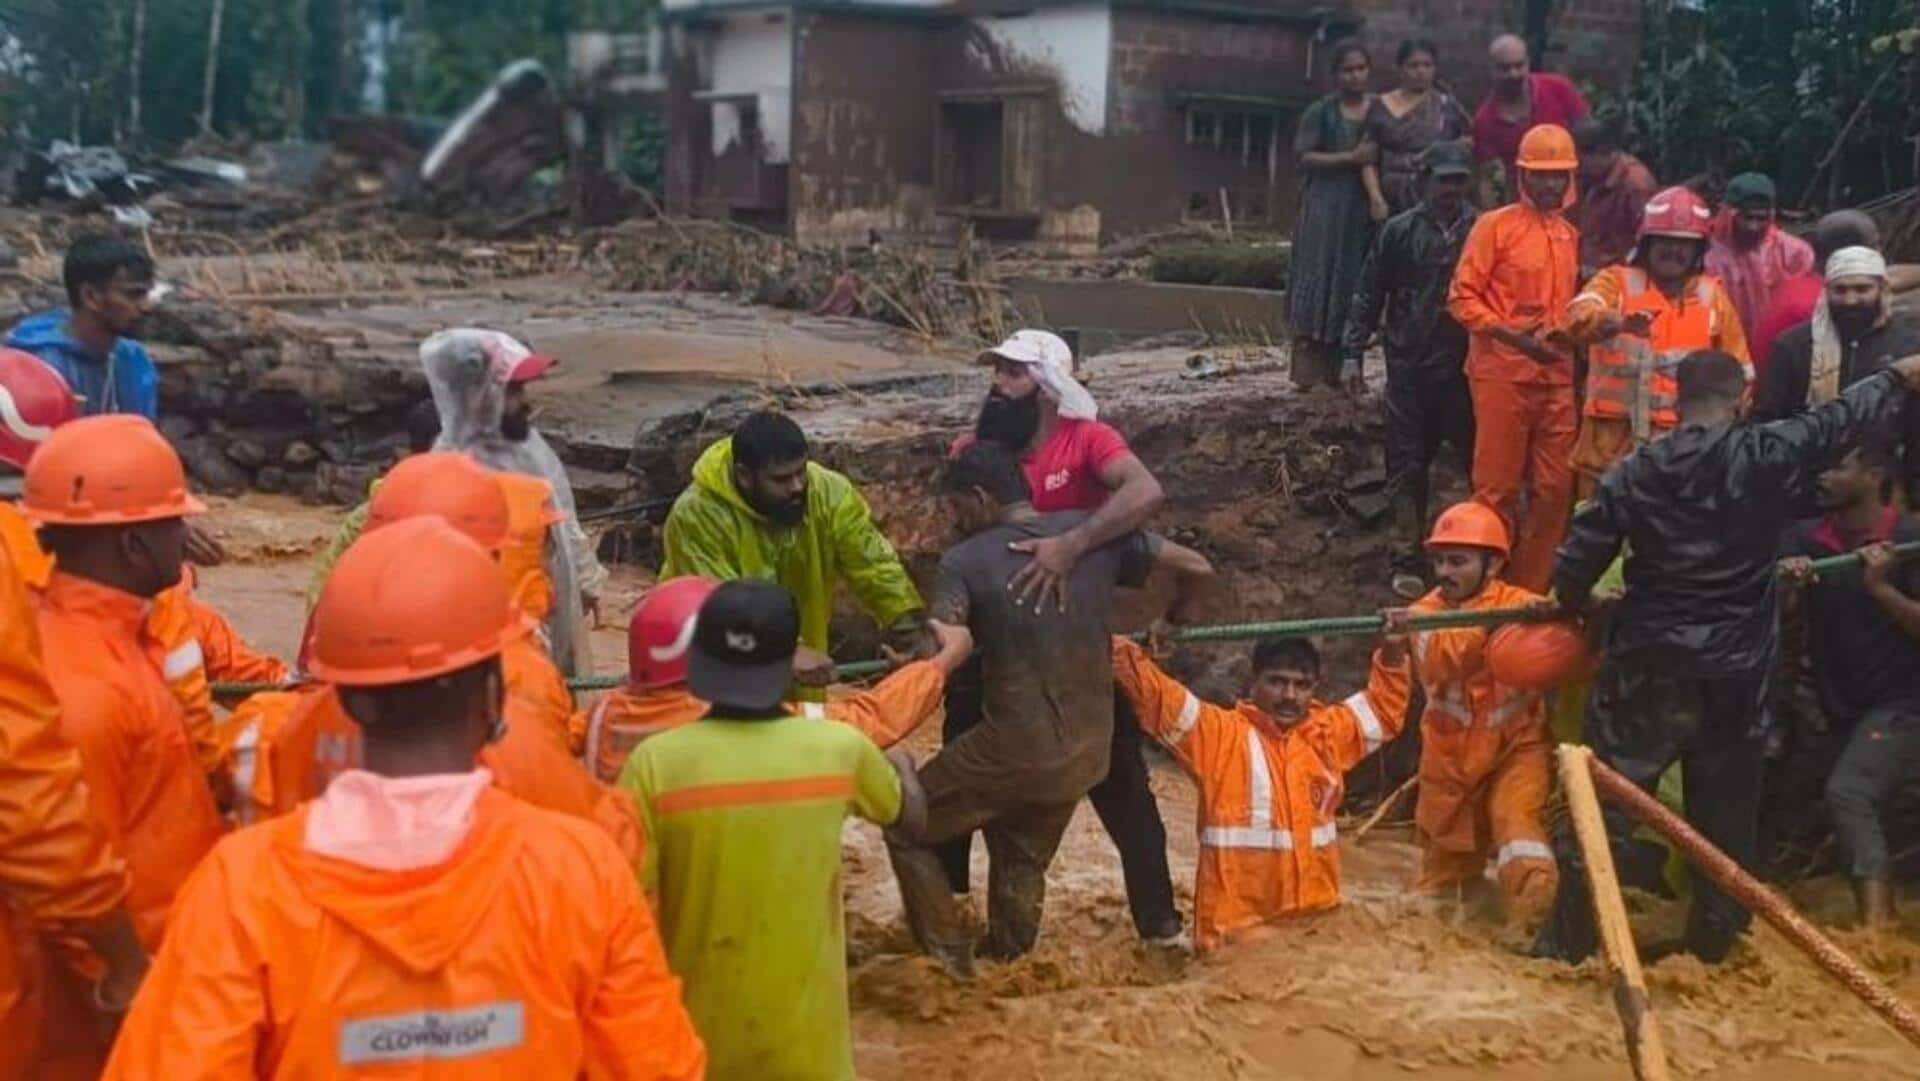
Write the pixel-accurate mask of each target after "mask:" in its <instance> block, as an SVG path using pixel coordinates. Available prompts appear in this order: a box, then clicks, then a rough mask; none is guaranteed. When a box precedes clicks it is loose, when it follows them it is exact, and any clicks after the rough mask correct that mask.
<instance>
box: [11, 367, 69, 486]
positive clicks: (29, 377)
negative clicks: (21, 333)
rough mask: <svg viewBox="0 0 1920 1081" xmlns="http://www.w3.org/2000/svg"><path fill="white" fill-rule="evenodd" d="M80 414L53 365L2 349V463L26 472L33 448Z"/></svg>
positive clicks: (64, 380)
mask: <svg viewBox="0 0 1920 1081" xmlns="http://www.w3.org/2000/svg"><path fill="white" fill-rule="evenodd" d="M79 415H80V400H79V399H78V398H75V397H74V396H73V388H71V387H69V386H67V380H66V377H64V376H62V375H61V374H60V373H59V371H58V370H56V369H55V368H54V367H53V365H51V364H48V363H47V362H46V361H44V360H41V359H40V358H39V357H36V356H34V355H33V354H32V353H28V352H25V351H23V350H20V349H0V462H5V463H7V464H8V465H10V466H12V467H14V468H15V469H25V468H26V467H27V459H29V458H32V457H33V451H34V448H35V447H38V446H39V445H40V444H42V443H44V442H46V441H47V437H48V436H50V435H52V434H53V430H54V429H55V428H58V427H60V426H61V425H62V424H65V423H66V422H68V421H70V420H72V419H73V418H75V417H77V416H79Z"/></svg>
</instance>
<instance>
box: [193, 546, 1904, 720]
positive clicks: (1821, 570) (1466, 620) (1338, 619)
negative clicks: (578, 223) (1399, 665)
mask: <svg viewBox="0 0 1920 1081" xmlns="http://www.w3.org/2000/svg"><path fill="white" fill-rule="evenodd" d="M1893 551H1894V555H1895V556H1896V557H1898V558H1902V559H1908V558H1912V557H1914V556H1920V541H1908V542H1906V543H1904V544H1896V545H1894V546H1893ZM1859 568H1860V555H1859V553H1858V552H1846V553H1842V554H1841V555H1837V556H1828V557H1826V558H1825V559H1816V560H1814V561H1813V572H1814V575H1815V576H1816V577H1828V576H1838V575H1842V574H1845V573H1848V572H1852V571H1857V570H1858V569H1859ZM1552 618H1553V613H1552V612H1551V611H1541V610H1539V609H1536V608H1482V609H1478V610H1476V611H1465V612H1416V613H1414V614H1413V615H1411V616H1409V617H1408V619H1407V624H1408V626H1409V627H1410V628H1411V629H1413V630H1416V631H1432V630H1446V629H1451V628H1457V627H1493V626H1498V625H1500V624H1503V623H1527V622H1539V621H1541V620H1547V619H1552ZM1385 626H1386V621H1385V620H1384V619H1382V618H1381V617H1380V616H1379V615H1378V614H1375V615H1370V616H1326V617H1321V618H1316V619H1282V620H1272V621H1265V622H1258V623H1218V624H1214V625H1211V626H1199V627H1182V628H1180V629H1179V630H1177V631H1175V632H1174V633H1173V634H1172V635H1171V637H1172V639H1173V640H1174V641H1176V642H1247V641H1253V640H1256V639H1262V638H1343V637H1367V636H1370V635H1376V634H1379V633H1380V632H1381V630H1382V629H1384V628H1385ZM1135 637H1136V638H1138V637H1142V636H1140V635H1135ZM890 667H892V666H891V665H889V664H888V663H887V662H886V661H850V662H848V663H846V664H842V665H838V666H836V667H835V668H834V670H833V674H834V678H836V679H866V678H868V677H871V676H877V675H880V674H881V673H883V672H885V671H887V669H888V668H890ZM625 683H626V677H624V676H580V677H576V678H574V679H570V680H568V681H567V689H568V690H570V691H605V690H611V689H613V688H615V687H619V686H622V685H624V684H625ZM286 689H287V688H286V686H284V685H282V684H278V683H216V684H214V685H213V693H214V695H215V697H218V698H240V697H244V696H246V695H249V694H258V693H260V692H262V691H278V690H286Z"/></svg>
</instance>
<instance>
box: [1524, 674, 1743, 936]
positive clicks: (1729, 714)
mask: <svg viewBox="0 0 1920 1081" xmlns="http://www.w3.org/2000/svg"><path fill="white" fill-rule="evenodd" d="M1768 676H1769V673H1768V671H1765V670H1763V671H1761V672H1753V673H1739V674H1735V675H1730V676H1722V677H1714V678H1702V677H1697V676H1686V675H1677V674H1673V673H1671V672H1667V671H1663V670H1662V668H1661V666H1660V665H1658V664H1655V663H1648V662H1641V663H1634V662H1631V661H1629V662H1626V663H1621V662H1616V661H1613V660H1608V661H1607V662H1606V663H1605V664H1604V665H1602V667H1601V669H1600V672H1599V674H1598V675H1597V676H1596V677H1595V678H1594V681H1593V693H1592V696H1591V697H1590V698H1589V699H1588V705H1587V743H1588V746H1589V747H1591V748H1592V750H1593V755H1594V757H1595V758H1597V759H1598V760H1600V761H1601V762H1604V763H1606V764H1607V765H1609V766H1612V767H1613V768H1614V769H1615V770H1616V771H1618V772H1619V773H1621V774H1622V775H1624V776H1625V777H1626V778H1627V779H1628V780H1630V781H1632V782H1633V783H1634V784H1636V785H1639V786H1640V787H1641V788H1642V789H1643V790H1645V791H1646V792H1647V793H1648V794H1649V795H1651V794H1653V793H1654V791H1655V789H1656V788H1657V787H1658V785H1659V783H1660V775H1661V774H1662V773H1665V772H1666V771H1667V768H1668V767H1669V766H1671V765H1673V763H1675V762H1679V763H1681V772H1682V776H1683V779H1684V782H1685V790H1684V795H1685V801H1686V809H1687V821H1688V822H1689V823H1690V824H1692V826H1693V828H1695V829H1697V830H1699V831H1700V832H1701V833H1702V834H1703V835H1705V837H1706V839H1707V840H1708V841H1710V842H1712V843H1713V845H1714V846H1715V847H1717V848H1719V849H1720V850H1721V851H1722V852H1725V853H1726V854H1727V855H1728V856H1731V857H1732V858H1733V859H1734V860H1736V861H1737V862H1738V863H1739V864H1740V865H1741V866H1742V867H1744V868H1748V869H1752V867H1753V861H1754V854H1755V851H1754V850H1755V846H1756V844H1757V842H1758V839H1759V832H1760V777H1761V774H1762V772H1763V763H1762V761H1761V744H1762V738H1761V730H1762V726H1763V720H1764V708H1765V703H1766V701H1767V690H1768V683H1769V679H1768ZM1602 807H1603V812H1604V815H1605V818H1606V824H1607V841H1608V844H1609V846H1610V847H1611V848H1612V849H1613V859H1614V862H1615V864H1616V865H1621V864H1625V863H1627V862H1628V861H1629V860H1630V859H1631V858H1632V856H1631V853H1630V850H1631V849H1632V847H1633V828H1634V823H1633V819H1632V818H1631V817H1630V816H1628V815H1627V814H1626V812H1624V811H1621V810H1619V809H1618V808H1616V807H1615V806H1613V805H1612V804H1610V803H1603V805H1602ZM1554 849H1555V852H1556V854H1557V855H1558V856H1559V858H1560V890H1559V893H1558V894H1557V895H1556V896H1555V897H1554V902H1553V913H1552V915H1551V916H1550V917H1549V918H1548V921H1547V924H1546V926H1544V927H1542V928H1541V930H1540V937H1539V939H1538V941H1537V942H1536V943H1535V952H1536V953H1537V954H1541V955H1544V956H1552V957H1559V958H1561V959H1563V960H1567V961H1576V962H1577V961H1581V960H1585V959H1586V958H1588V957H1591V956H1592V955H1593V951H1594V948H1595V945H1596V943H1595V930H1594V924H1593V897H1592V891H1591V890H1590V889H1589V888H1588V886H1587V872H1586V861H1585V859H1583V858H1582V857H1581V854H1580V847H1579V845H1578V844H1576V843H1575V841H1574V839H1573V829H1572V825H1571V823H1568V822H1561V823H1560V824H1559V826H1558V828H1557V829H1556V830H1555V833H1554ZM1688 870H1689V872H1690V873H1691V875H1692V881H1693V908H1692V910H1691V911H1690V912H1688V914H1687V929H1686V937H1685V939H1684V942H1683V945H1684V946H1685V947H1686V948H1687V949H1688V950H1689V951H1690V952H1692V953H1693V954H1695V955H1696V956H1698V957H1699V958H1700V959H1701V960H1703V961H1707V962H1708V963H1714V962H1718V961H1721V960H1723V959H1725V958H1726V956H1727V954H1728V953H1729V952H1731V951H1732V949H1733V945H1734V943H1735V942H1736V941H1738V940H1739V937H1740V933H1741V932H1742V931H1744V930H1746V927H1747V924H1748V923H1749V922H1751V920H1752V918H1753V917H1752V915H1751V914H1750V913H1748V912H1747V910H1746V909H1744V908H1742V907H1741V906H1740V904H1739V903H1738V902H1736V901H1735V900H1734V899H1733V898H1732V897H1729V896H1728V895H1727V894H1726V893H1725V892H1723V891H1722V890H1721V889H1720V887H1718V886H1716V885H1714V884H1713V882H1712V880H1710V879H1708V878H1707V877H1706V876H1705V875H1702V874H1701V873H1700V872H1699V870H1698V869H1696V868H1692V867H1689V868H1688Z"/></svg>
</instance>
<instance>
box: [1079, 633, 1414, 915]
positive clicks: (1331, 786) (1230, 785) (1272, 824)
mask: <svg viewBox="0 0 1920 1081" xmlns="http://www.w3.org/2000/svg"><path fill="white" fill-rule="evenodd" d="M1113 674H1114V680H1115V681H1116V682H1117V683H1118V685H1119V686H1120V688H1121V690H1123V691H1125V692H1126V695H1127V697H1128V698H1129V699H1130V700H1131V701H1132V702H1133V707H1134V710H1135V711H1136V712H1137V713H1138V714H1139V716H1140V727H1141V728H1142V729H1143V730H1145V731H1146V732H1148V733H1149V734H1151V735H1152V736H1153V737H1154V738H1155V739H1157V740H1159V741H1160V742H1161V743H1162V744H1164V745H1165V746H1166V747H1167V749H1168V750H1170V751H1172V752H1173V755H1174V757H1175V758H1178V759H1179V760H1180V765H1181V766H1182V767H1183V768H1185V769H1186V771H1187V773H1188V774H1189V775H1190V776H1192V777H1193V779H1194V782H1195V783H1196V784H1197V785H1198V786H1199V788H1200V860H1199V864H1198V866H1197V867H1196V868H1195V871H1194V886H1193V925H1194V926H1193V938H1194V945H1195V946H1196V947H1197V948H1198V949H1200V950H1202V951H1206V950H1213V949H1217V948H1218V947H1220V946H1221V945H1223V944H1225V943H1227V942H1229V941H1231V940H1233V939H1234V938H1236V937H1240V936H1243V935H1245V934H1247V933H1249V932H1251V931H1252V930H1253V929H1254V928H1257V927H1259V926H1260V925H1262V924H1266V923H1270V922H1272V921H1274V920H1277V919H1281V918H1283V917H1286V916H1296V915H1301V914H1304V913H1308V912H1316V911H1319V910H1321V909H1326V908H1332V907H1333V906H1335V905H1337V904H1339V903H1340V848H1339V843H1338V834H1337V831H1336V828H1335V823H1334V813H1335V812H1336V811H1338V810H1339V808H1340V800H1341V798H1342V797H1343V796H1344V795H1345V792H1346V771H1347V770H1349V769H1352V768H1353V767H1354V766H1355V765H1356V764H1358V763H1359V761H1360V760H1361V759H1363V758H1365V757H1366V756H1367V755H1369V754H1372V753H1373V752H1374V751H1376V750H1378V749H1379V748H1380V746H1381V745H1382V744H1383V743H1386V742H1387V741H1388V740H1391V739H1392V738H1393V737H1394V736H1396V735H1398V734H1399V732H1400V728H1401V726H1402V725H1403V724H1404V723H1405V720H1406V712H1407V698H1408V695H1409V693H1410V688H1411V680H1410V678H1409V675H1408V672H1407V666H1406V665H1405V663H1402V664H1399V665H1390V664H1388V663H1386V661H1385V660H1383V659H1382V657H1381V655H1380V654H1379V653H1378V652H1376V653H1375V654H1374V656H1373V670H1372V673H1371V674H1370V675H1369V677H1368V679H1367V687H1366V689H1365V690H1364V691H1360V692H1358V693H1356V694H1353V695H1350V696H1348V697H1347V698H1346V699H1344V700H1343V701H1340V702H1315V703H1314V704H1313V706H1312V708H1311V709H1309V710H1308V712H1307V716H1306V719H1305V720H1303V721H1301V722H1300V723H1299V724H1297V725H1294V726H1292V727H1291V728H1286V727H1282V726H1281V725H1280V724H1279V723H1278V722H1276V721H1275V720H1274V719H1273V718H1272V717H1270V716H1268V715H1267V714H1266V713H1264V712H1262V711H1261V710H1260V709H1259V707H1257V706H1255V705H1254V704H1253V703H1251V702H1241V703H1240V704H1239V705H1237V706H1235V707H1234V708H1232V709H1225V708H1222V707H1220V706H1216V705H1213V704H1211V703H1208V702H1203V701H1201V700H1200V699H1199V698H1198V697H1196V696H1195V695H1194V693H1193V692H1192V691H1189V690H1187V689H1186V688H1185V687H1183V686H1181V685H1180V683H1179V682H1178V681H1177V680H1175V679H1174V678H1173V677H1171V676H1169V675H1167V674H1166V673H1165V672H1163V671H1161V670H1160V667H1159V666H1158V665H1156V664H1154V662H1153V659H1152V658H1151V657H1149V656H1148V655H1147V651H1146V650H1144V649H1142V648H1140V647H1139V646H1138V645H1136V644H1134V643H1133V642H1131V641H1129V640H1127V639H1125V638H1115V639H1114V640H1113Z"/></svg>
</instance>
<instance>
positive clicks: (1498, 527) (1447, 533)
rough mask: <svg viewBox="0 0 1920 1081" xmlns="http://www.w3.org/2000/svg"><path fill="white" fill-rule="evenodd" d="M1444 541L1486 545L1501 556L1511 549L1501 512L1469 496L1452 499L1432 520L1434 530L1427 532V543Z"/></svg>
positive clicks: (1436, 544) (1428, 545) (1482, 546)
mask: <svg viewBox="0 0 1920 1081" xmlns="http://www.w3.org/2000/svg"><path fill="white" fill-rule="evenodd" d="M1444 545H1460V546H1463V547H1468V548H1486V549H1490V550H1492V551H1493V552H1495V553H1497V554H1499V555H1502V556H1504V555H1506V554H1507V552H1508V551H1510V550H1511V549H1512V542H1511V541H1509V540H1508V539H1507V523H1506V521H1505V520H1503V519H1502V518H1501V517H1500V512H1499V511H1496V510H1494V509H1493V508H1492V507H1489V506H1487V505H1486V504H1485V503H1475V502H1473V501H1471V500H1469V501H1467V502H1465V503H1455V504H1454V505H1453V506H1451V507H1448V508H1447V509H1446V510H1444V511H1442V512H1441V514H1440V517H1439V518H1438V519H1436V520H1435V521H1434V523H1433V532H1432V533H1429V534H1427V547H1429V548H1439V547H1442V546H1444Z"/></svg>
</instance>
